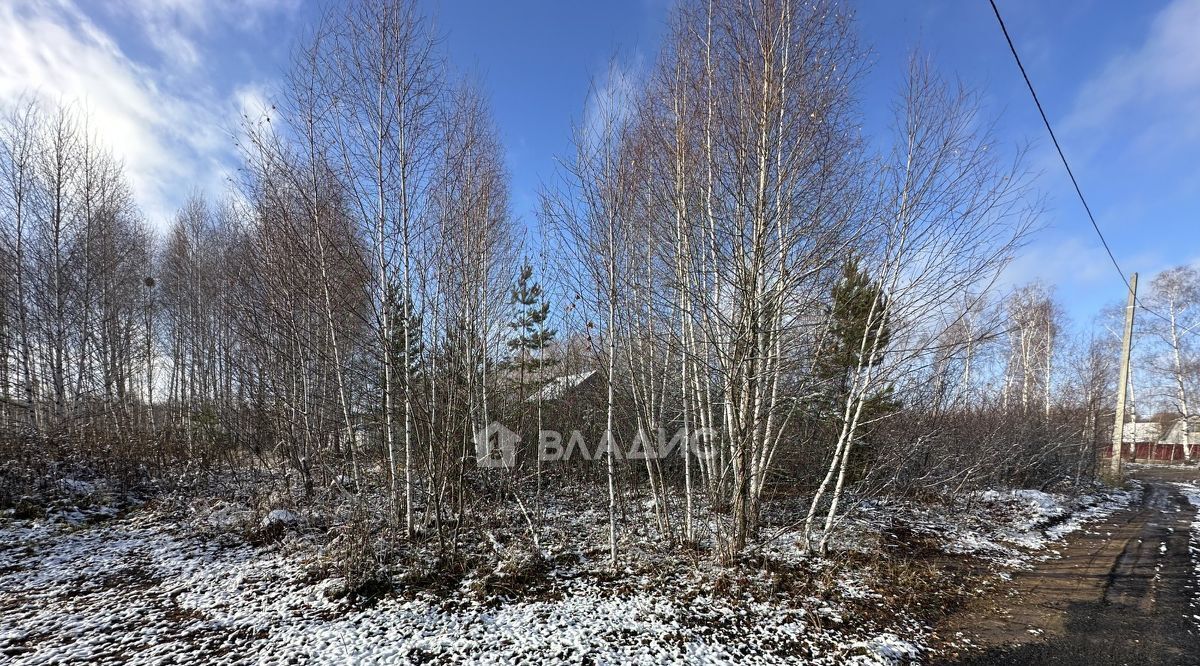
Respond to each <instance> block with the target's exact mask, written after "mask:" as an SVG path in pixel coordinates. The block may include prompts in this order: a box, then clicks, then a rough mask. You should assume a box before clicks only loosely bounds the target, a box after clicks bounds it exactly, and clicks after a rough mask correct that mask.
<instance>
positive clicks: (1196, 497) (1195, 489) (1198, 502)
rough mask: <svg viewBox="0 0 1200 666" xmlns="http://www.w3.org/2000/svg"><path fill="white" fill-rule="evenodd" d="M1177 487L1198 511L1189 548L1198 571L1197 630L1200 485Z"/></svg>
mask: <svg viewBox="0 0 1200 666" xmlns="http://www.w3.org/2000/svg"><path fill="white" fill-rule="evenodd" d="M1175 487H1176V488H1179V490H1180V492H1182V493H1183V496H1184V497H1186V498H1187V499H1188V502H1189V503H1191V505H1192V506H1193V507H1195V508H1196V511H1197V513H1196V517H1195V518H1194V519H1193V520H1192V534H1191V541H1190V544H1189V546H1188V548H1189V550H1190V551H1191V555H1192V565H1193V567H1194V568H1195V571H1196V578H1195V580H1196V581H1197V585H1196V587H1195V589H1194V592H1195V595H1196V598H1195V599H1193V600H1192V610H1191V612H1192V621H1193V622H1195V623H1196V627H1197V628H1200V484H1195V483H1176V484H1175Z"/></svg>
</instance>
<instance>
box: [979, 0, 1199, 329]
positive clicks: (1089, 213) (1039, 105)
mask: <svg viewBox="0 0 1200 666" xmlns="http://www.w3.org/2000/svg"><path fill="white" fill-rule="evenodd" d="M988 2H989V3H991V5H992V12H993V13H995V14H996V22H997V23H999V24H1000V31H1001V32H1003V33H1004V41H1006V42H1008V50H1009V51H1011V52H1012V56H1013V60H1015V61H1016V63H1017V69H1019V70H1021V78H1023V79H1025V86H1026V87H1027V88H1029V94H1030V96H1032V97H1033V103H1034V105H1035V106H1037V110H1038V114H1039V115H1040V116H1041V117H1042V123H1043V124H1044V125H1045V126H1046V132H1047V133H1048V134H1049V135H1050V140H1051V141H1052V142H1054V149H1055V150H1056V151H1058V158H1059V159H1060V160H1062V165H1063V168H1065V169H1066V170H1067V176H1069V177H1070V178H1071V185H1073V186H1074V187H1075V194H1076V195H1077V196H1078V197H1079V203H1081V204H1083V210H1084V212H1086V213H1087V217H1088V221H1090V222H1091V223H1092V229H1094V230H1095V231H1096V236H1098V237H1099V238H1100V244H1101V245H1103V246H1104V251H1105V252H1107V253H1108V258H1109V260H1110V261H1112V265H1113V268H1115V269H1117V275H1119V276H1121V281H1122V282H1124V283H1125V288H1126V289H1131V287H1130V285H1129V278H1127V277H1125V271H1123V270H1121V264H1120V263H1118V262H1117V257H1116V255H1115V254H1113V251H1112V248H1111V247H1110V246H1109V244H1108V239H1106V238H1105V237H1104V232H1103V231H1101V230H1100V225H1099V224H1097V223H1096V216H1095V215H1093V214H1092V207H1091V206H1089V205H1088V202H1087V197H1085V196H1083V188H1081V187H1080V186H1079V181H1078V180H1077V179H1076V178H1075V172H1074V171H1072V170H1071V163H1070V162H1068V161H1067V156H1066V154H1065V153H1064V152H1063V149H1062V146H1061V145H1060V144H1059V143H1058V137H1057V136H1056V135H1055V134H1054V128H1053V127H1052V126H1051V125H1050V118H1048V117H1047V116H1046V110H1045V109H1043V108H1042V101H1041V100H1040V99H1038V94H1037V90H1036V89H1035V88H1034V87H1033V81H1031V80H1030V79H1029V73H1028V72H1026V71H1025V65H1024V64H1023V63H1022V62H1021V56H1020V55H1019V54H1018V53H1017V47H1016V45H1015V44H1013V40H1012V36H1011V35H1009V34H1008V26H1006V25H1005V24H1004V17H1003V16H1001V15H1000V8H999V7H997V6H996V0H988ZM1137 305H1138V307H1140V308H1141V309H1143V310H1145V311H1146V312H1148V313H1150V314H1152V315H1154V316H1155V317H1158V318H1159V319H1162V320H1163V321H1167V322H1170V321H1171V319H1170V318H1169V317H1167V316H1165V315H1163V314H1160V313H1158V312H1155V311H1154V310H1151V309H1150V308H1148V307H1146V305H1145V304H1144V303H1142V302H1141V298H1140V297H1139V298H1137ZM1184 330H1185V331H1186V332H1188V333H1194V334H1197V335H1200V331H1197V330H1195V329H1184Z"/></svg>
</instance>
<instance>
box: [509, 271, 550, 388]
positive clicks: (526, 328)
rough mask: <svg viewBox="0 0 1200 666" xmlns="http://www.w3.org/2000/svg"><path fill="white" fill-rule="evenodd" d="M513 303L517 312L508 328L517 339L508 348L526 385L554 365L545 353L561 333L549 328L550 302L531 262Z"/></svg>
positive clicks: (521, 276)
mask: <svg viewBox="0 0 1200 666" xmlns="http://www.w3.org/2000/svg"><path fill="white" fill-rule="evenodd" d="M510 303H511V304H512V305H513V308H514V312H513V319H512V321H510V322H509V324H508V326H509V328H511V329H512V331H513V337H512V338H510V339H509V341H508V348H509V349H510V350H511V351H512V353H513V359H512V364H513V365H514V366H515V367H517V368H518V369H519V370H520V374H521V377H522V384H524V377H525V375H526V374H528V373H529V372H530V371H537V370H540V369H542V368H543V367H546V366H548V365H551V364H552V361H550V360H548V359H546V357H545V350H546V347H547V346H548V345H549V344H550V343H551V342H553V341H554V336H555V335H557V333H558V332H557V331H556V330H554V329H553V328H549V327H548V326H547V325H546V323H547V320H548V319H549V318H550V302H549V301H547V300H546V298H545V292H544V291H543V290H542V286H541V285H540V284H539V283H538V282H537V281H535V280H534V279H533V266H532V265H530V263H529V260H528V259H526V260H525V262H524V263H523V264H522V265H521V271H520V273H518V275H517V280H516V283H515V284H514V285H513V288H512V292H511V300H510ZM522 388H524V387H523V386H522Z"/></svg>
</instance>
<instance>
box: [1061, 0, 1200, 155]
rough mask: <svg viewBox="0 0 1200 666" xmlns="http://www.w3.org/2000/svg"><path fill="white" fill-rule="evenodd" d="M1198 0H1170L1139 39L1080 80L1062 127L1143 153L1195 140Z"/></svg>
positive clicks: (1199, 81) (1198, 122) (1199, 112)
mask: <svg viewBox="0 0 1200 666" xmlns="http://www.w3.org/2000/svg"><path fill="white" fill-rule="evenodd" d="M1197 34H1200V0H1175V1H1174V2H1172V3H1170V4H1169V5H1167V6H1166V7H1165V8H1164V9H1163V10H1162V11H1161V12H1159V13H1158V15H1157V16H1155V18H1154V20H1153V21H1152V22H1151V26H1150V31H1149V33H1148V35H1147V37H1146V39H1145V41H1144V42H1143V43H1142V44H1141V45H1140V46H1139V47H1138V48H1136V49H1134V50H1133V51H1131V52H1127V53H1123V54H1120V55H1118V56H1116V57H1114V58H1112V59H1111V60H1109V62H1108V63H1107V64H1106V65H1105V66H1104V67H1103V68H1102V69H1101V70H1100V73H1099V74H1098V75H1097V76H1095V77H1093V78H1092V79H1091V80H1090V81H1088V82H1087V83H1086V84H1084V85H1083V86H1082V88H1081V90H1080V93H1079V95H1078V97H1077V98H1076V102H1075V106H1074V109H1073V111H1072V113H1071V114H1070V116H1069V117H1068V119H1067V121H1066V124H1065V126H1066V128H1067V129H1068V130H1069V131H1071V132H1073V133H1076V134H1081V135H1089V136H1091V137H1093V138H1094V139H1095V140H1096V141H1094V143H1098V142H1102V141H1106V140H1111V139H1114V138H1118V136H1116V135H1115V133H1120V137H1119V138H1122V139H1123V140H1126V141H1131V142H1132V143H1133V144H1134V145H1135V146H1136V147H1137V148H1138V149H1140V150H1142V151H1146V152H1153V151H1157V150H1164V149H1165V150H1174V149H1178V148H1179V143H1180V141H1181V140H1186V141H1194V140H1196V139H1200V40H1197V39H1196V35H1197Z"/></svg>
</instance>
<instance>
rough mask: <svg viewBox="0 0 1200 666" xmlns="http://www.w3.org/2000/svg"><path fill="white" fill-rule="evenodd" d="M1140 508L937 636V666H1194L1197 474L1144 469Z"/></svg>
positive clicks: (1089, 534) (974, 606)
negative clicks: (941, 651)
mask: <svg viewBox="0 0 1200 666" xmlns="http://www.w3.org/2000/svg"><path fill="white" fill-rule="evenodd" d="M1131 476H1132V477H1133V478H1135V479H1138V480H1139V481H1141V483H1142V484H1143V488H1144V490H1143V494H1142V498H1141V501H1140V502H1139V503H1137V504H1134V505H1132V506H1130V507H1129V508H1128V509H1125V510H1123V511H1119V512H1117V513H1114V514H1112V515H1111V516H1109V517H1108V518H1106V519H1104V520H1101V521H1098V522H1096V523H1093V524H1090V525H1087V526H1086V527H1085V528H1084V529H1082V530H1080V531H1078V532H1076V533H1075V534H1073V535H1071V536H1070V537H1069V538H1068V540H1067V541H1066V542H1065V543H1064V544H1063V545H1062V546H1061V547H1060V548H1059V551H1060V552H1061V553H1062V557H1060V558H1056V559H1050V560H1047V561H1044V562H1040V563H1038V564H1037V565H1036V566H1035V567H1034V568H1033V569H1032V570H1030V571H1027V572H1022V573H1020V574H1018V575H1016V576H1014V577H1013V579H1012V581H1011V583H1010V584H1006V585H1001V586H999V589H998V591H997V592H996V593H995V594H992V595H990V596H989V597H986V598H981V599H978V600H976V601H975V602H973V603H971V604H968V605H967V606H966V607H965V608H963V609H962V610H961V611H959V612H956V613H955V614H954V615H952V616H950V617H949V618H947V620H946V621H945V622H944V623H943V624H942V625H941V626H940V627H939V628H938V632H937V633H938V636H939V637H940V639H941V640H942V641H943V642H944V644H945V646H946V647H945V654H946V655H947V656H944V657H942V658H941V659H940V660H936V661H935V662H934V663H937V664H973V665H989V664H1080V665H1084V664H1086V665H1087V666H1107V665H1110V664H1112V665H1117V664H1170V665H1174V664H1179V665H1184V664H1198V665H1200V601H1198V599H1197V591H1198V590H1197V581H1196V575H1197V569H1196V566H1197V565H1196V561H1195V560H1194V558H1196V557H1200V552H1195V553H1194V552H1193V549H1194V548H1196V546H1197V545H1200V544H1196V543H1194V542H1193V541H1192V538H1193V535H1192V530H1193V522H1194V521H1195V520H1196V510H1195V508H1194V507H1193V506H1192V504H1191V503H1190V502H1189V501H1188V498H1187V494H1186V493H1187V492H1188V490H1189V488H1188V487H1187V486H1186V485H1181V484H1190V485H1191V486H1200V472H1198V471H1197V470H1196V468H1178V467H1176V468H1139V469H1137V470H1136V471H1134V472H1133V473H1132V474H1131Z"/></svg>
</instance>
